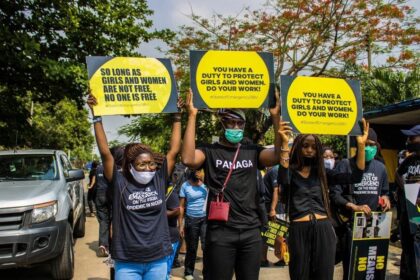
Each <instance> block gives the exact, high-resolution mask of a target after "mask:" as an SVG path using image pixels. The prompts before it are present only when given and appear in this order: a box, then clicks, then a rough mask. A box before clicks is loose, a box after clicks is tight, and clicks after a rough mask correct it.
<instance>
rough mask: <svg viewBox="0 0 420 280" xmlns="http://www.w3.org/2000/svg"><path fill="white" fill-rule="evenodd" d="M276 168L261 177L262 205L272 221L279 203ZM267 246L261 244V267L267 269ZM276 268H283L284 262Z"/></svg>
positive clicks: (268, 264)
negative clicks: (262, 189) (263, 204)
mask: <svg viewBox="0 0 420 280" xmlns="http://www.w3.org/2000/svg"><path fill="white" fill-rule="evenodd" d="M277 173H278V166H274V167H273V168H271V169H270V170H268V171H267V173H266V174H265V175H264V177H263V180H262V181H263V186H264V203H265V209H266V211H267V214H268V218H269V219H270V220H272V221H274V220H275V219H276V215H277V210H278V202H279V186H278V184H277ZM267 251H268V246H267V245H266V244H265V243H264V242H263V245H262V251H261V265H260V266H261V267H269V266H270V262H269V261H268V259H267ZM276 265H278V266H283V265H284V262H282V261H279V262H277V263H276Z"/></svg>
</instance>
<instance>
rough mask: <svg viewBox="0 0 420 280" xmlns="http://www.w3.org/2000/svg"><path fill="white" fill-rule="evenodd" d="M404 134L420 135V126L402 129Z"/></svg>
mask: <svg viewBox="0 0 420 280" xmlns="http://www.w3.org/2000/svg"><path fill="white" fill-rule="evenodd" d="M401 132H402V134H404V135H405V136H417V135H420V124H418V125H415V126H413V127H412V128H411V129H401Z"/></svg>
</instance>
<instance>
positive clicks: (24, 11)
mask: <svg viewBox="0 0 420 280" xmlns="http://www.w3.org/2000/svg"><path fill="white" fill-rule="evenodd" d="M151 14H152V11H151V10H150V9H149V8H148V6H147V2H146V1H145V0H104V1H98V0H92V1H85V0H76V1H56V0H55V1H42V0H16V1H1V4H0V37H1V38H2V41H3V43H2V44H0V53H1V54H2V55H1V56H0V72H1V73H2V75H0V99H1V100H2V102H1V103H0V120H1V121H0V144H1V145H4V146H11V145H14V144H15V135H16V133H19V134H20V135H22V136H23V139H24V138H27V137H30V135H29V134H28V132H29V129H28V127H29V123H28V121H27V120H28V118H29V115H30V112H29V111H28V107H27V106H26V105H25V103H24V102H23V100H26V99H27V97H29V96H30V97H31V99H32V101H34V102H37V103H43V102H48V103H50V104H51V105H54V104H57V103H59V102H60V100H62V99H64V98H69V99H71V100H74V101H75V102H76V104H77V106H78V109H81V108H82V106H83V103H84V101H83V95H84V94H85V92H86V86H87V83H86V79H87V75H86V70H85V68H86V67H85V64H84V63H85V57H86V56H89V55H103V56H105V55H110V56H113V55H115V56H117V55H121V56H123V55H126V56H128V55H136V53H135V49H136V48H137V47H138V46H139V45H140V43H141V42H147V41H149V40H151V39H154V38H162V39H164V40H166V39H168V38H170V37H171V36H172V33H171V32H169V31H168V30H160V31H158V30H155V31H153V30H152V31H150V30H151V27H152V22H151V20H150V19H149V16H150V15H151ZM137 55H138V54H137Z"/></svg>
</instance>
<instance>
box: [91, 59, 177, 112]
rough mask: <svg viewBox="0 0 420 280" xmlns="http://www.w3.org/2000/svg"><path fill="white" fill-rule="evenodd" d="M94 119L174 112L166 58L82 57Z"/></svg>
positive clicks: (173, 92)
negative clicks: (84, 59) (92, 100)
mask: <svg viewBox="0 0 420 280" xmlns="http://www.w3.org/2000/svg"><path fill="white" fill-rule="evenodd" d="M86 64H87V68H88V78H89V86H90V89H91V92H92V94H93V95H94V96H95V97H96V99H97V101H98V105H97V106H95V107H94V114H95V116H103V115H131V114H142V113H161V112H165V113H171V112H177V111H178V109H177V106H176V103H177V90H176V82H175V79H174V75H173V71H172V66H171V62H170V60H169V59H158V58H140V57H107V56H88V57H86Z"/></svg>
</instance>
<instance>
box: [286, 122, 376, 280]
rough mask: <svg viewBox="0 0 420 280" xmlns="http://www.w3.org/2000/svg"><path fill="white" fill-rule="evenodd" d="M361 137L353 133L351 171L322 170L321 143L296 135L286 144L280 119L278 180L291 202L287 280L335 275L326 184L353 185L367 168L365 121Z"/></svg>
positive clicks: (305, 135) (328, 277) (366, 128)
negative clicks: (353, 143)
mask: <svg viewBox="0 0 420 280" xmlns="http://www.w3.org/2000/svg"><path fill="white" fill-rule="evenodd" d="M363 124H364V126H363V127H364V130H363V136H357V137H356V139H357V147H358V152H357V156H356V161H354V162H353V163H352V164H351V170H352V173H347V172H346V173H339V172H336V171H335V170H333V169H325V167H324V160H323V157H322V145H321V141H320V140H319V137H318V136H316V135H313V134H300V135H298V136H297V137H296V139H295V140H294V142H293V146H292V148H291V150H289V147H288V143H289V137H290V135H291V132H292V128H291V127H290V126H289V125H288V122H281V125H280V129H279V130H278V132H279V135H280V138H281V153H280V166H279V177H278V183H279V185H281V186H282V196H284V198H285V201H286V202H287V201H289V202H288V205H287V208H288V213H289V217H290V221H291V223H290V228H289V244H288V245H289V253H290V263H289V275H290V277H291V279H299V280H302V279H319V280H322V279H333V275H334V261H335V244H336V237H335V234H334V230H333V227H332V224H331V221H330V219H329V217H331V213H330V207H329V197H328V186H329V185H332V184H341V183H342V184H345V183H357V182H360V181H361V179H362V172H363V170H364V168H365V142H366V139H367V134H368V129H369V126H368V125H367V124H366V122H365V121H364V120H363Z"/></svg>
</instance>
